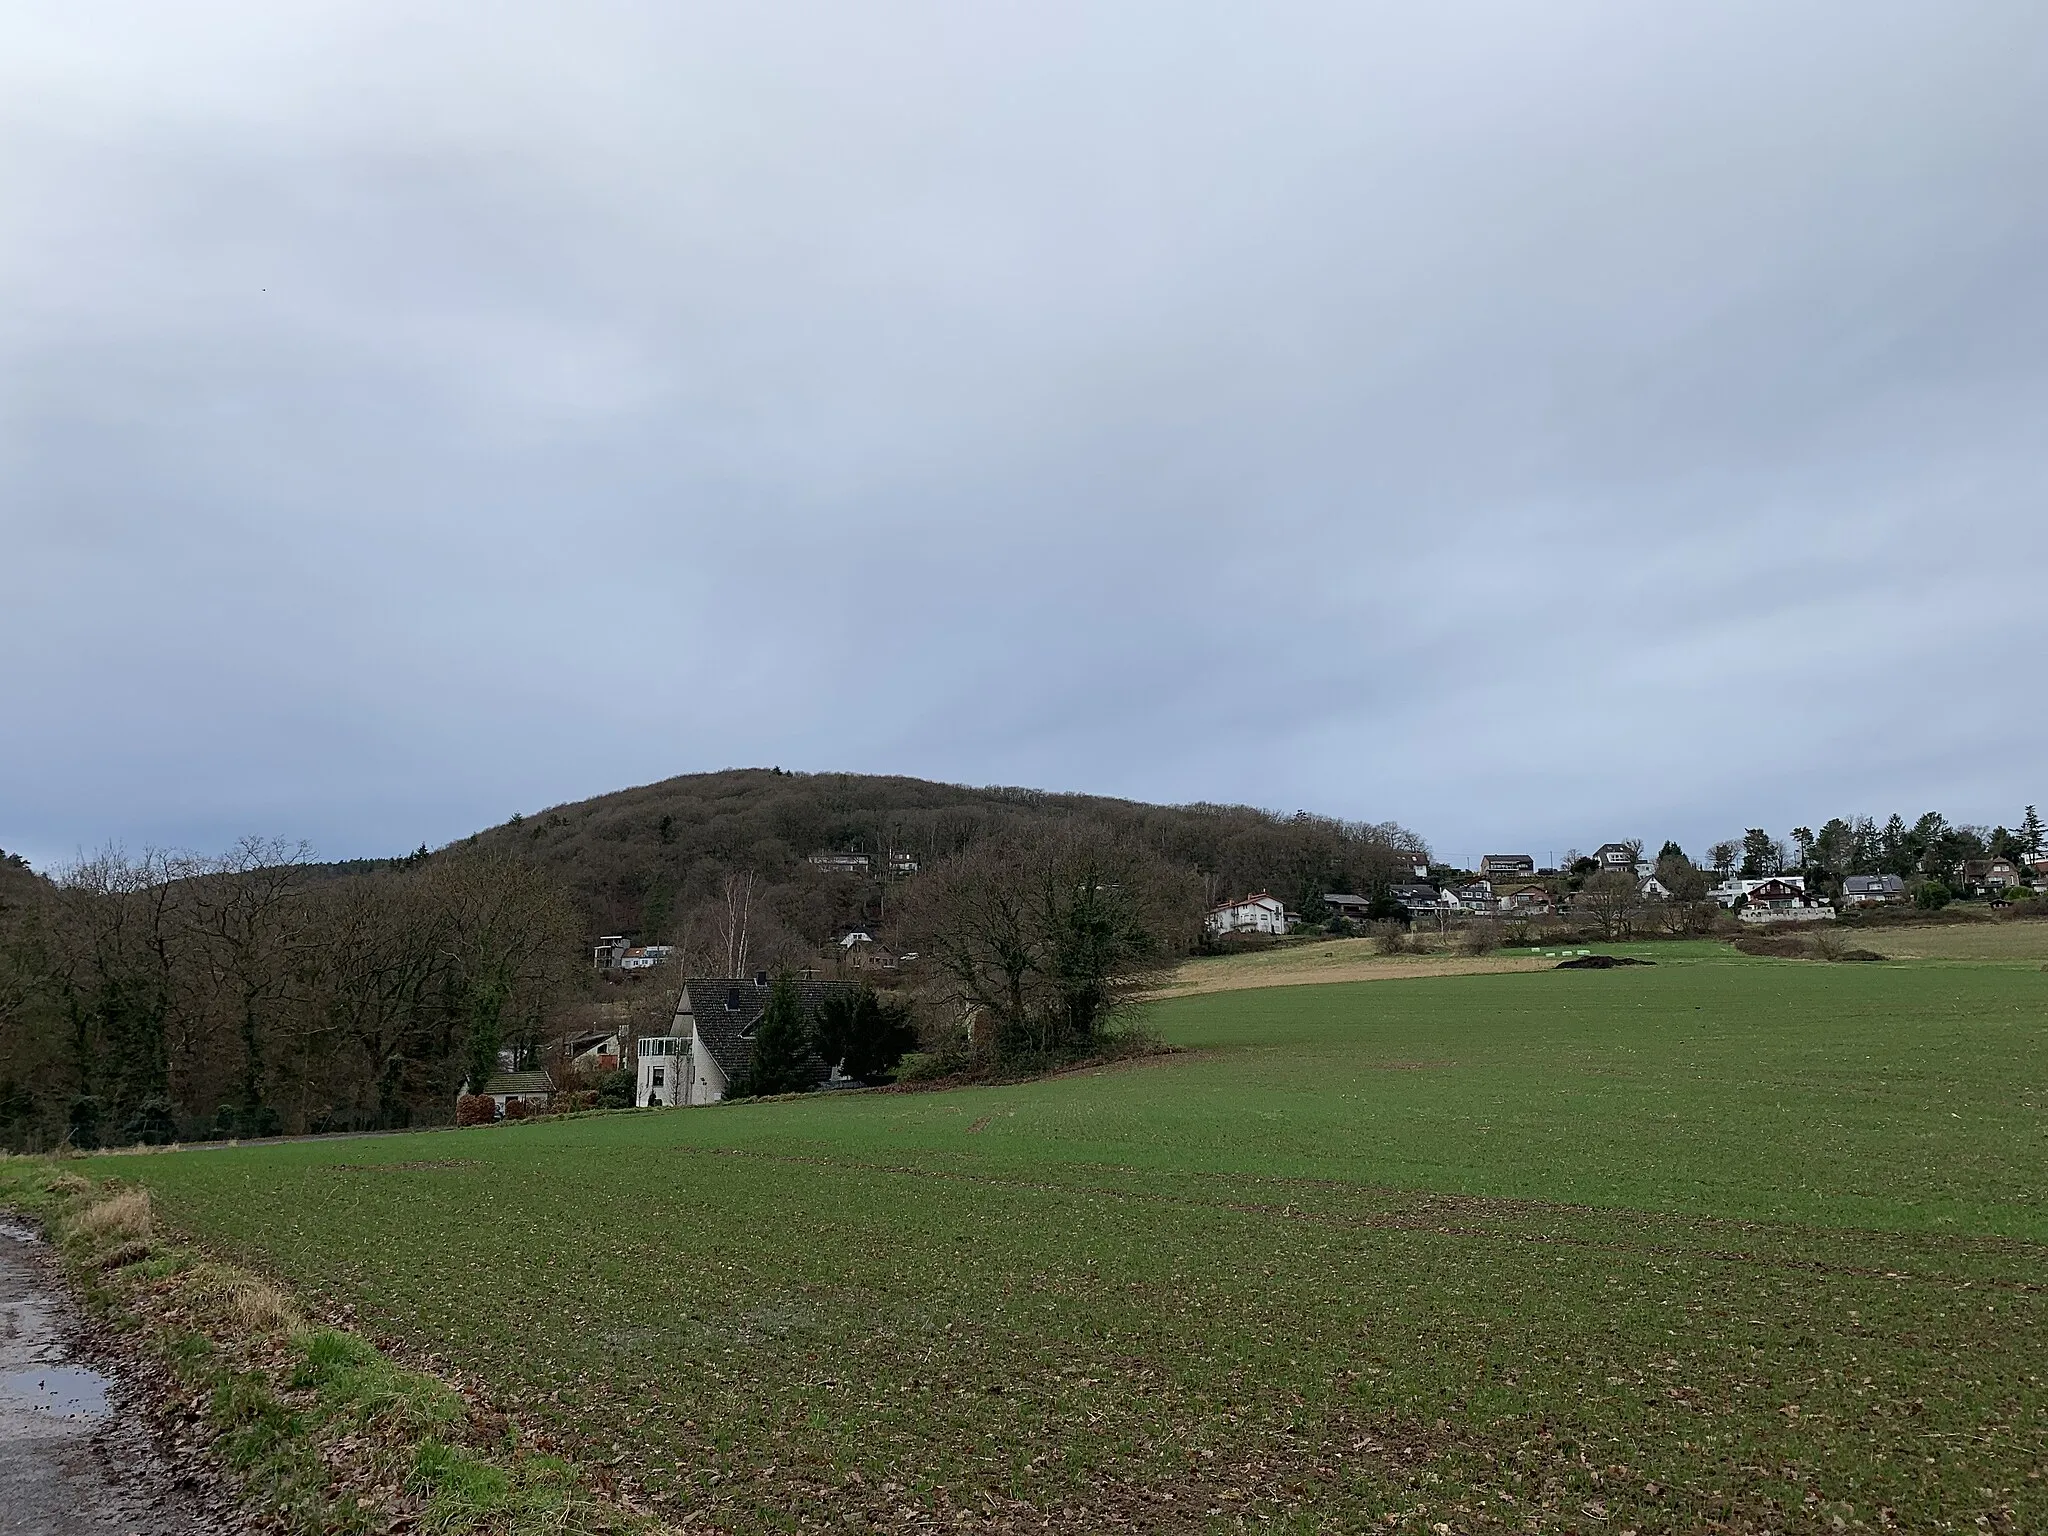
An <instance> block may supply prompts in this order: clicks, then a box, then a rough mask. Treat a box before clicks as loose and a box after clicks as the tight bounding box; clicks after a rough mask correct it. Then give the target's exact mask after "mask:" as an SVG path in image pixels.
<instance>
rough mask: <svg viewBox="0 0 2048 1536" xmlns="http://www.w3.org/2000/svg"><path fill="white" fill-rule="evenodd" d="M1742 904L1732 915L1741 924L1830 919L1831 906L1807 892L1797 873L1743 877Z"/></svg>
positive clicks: (1833, 910) (1832, 914)
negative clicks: (1753, 878)
mask: <svg viewBox="0 0 2048 1536" xmlns="http://www.w3.org/2000/svg"><path fill="white" fill-rule="evenodd" d="M1742 883H1743V884H1744V885H1745V886H1746V887H1748V889H1747V890H1745V891H1744V892H1743V907H1742V910H1741V911H1740V912H1738V913H1737V914H1736V916H1737V917H1739V918H1741V920H1742V921H1743V922H1745V923H1812V922H1826V921H1829V920H1832V919H1833V917H1834V915H1835V909H1834V908H1833V907H1831V906H1829V905H1828V904H1827V903H1826V902H1824V901H1819V900H1816V899H1814V898H1813V897H1811V896H1809V895H1808V894H1807V890H1806V881H1805V880H1803V879H1802V878H1800V877H1799V876H1797V875H1773V876H1771V877H1770V878H1769V879H1768V880H1745V881H1743V882H1742Z"/></svg>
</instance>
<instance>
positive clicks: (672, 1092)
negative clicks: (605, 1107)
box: [633, 1026, 690, 1109]
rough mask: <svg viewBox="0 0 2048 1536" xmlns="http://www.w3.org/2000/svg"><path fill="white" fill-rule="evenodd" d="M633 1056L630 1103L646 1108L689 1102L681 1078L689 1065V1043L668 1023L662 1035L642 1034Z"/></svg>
mask: <svg viewBox="0 0 2048 1536" xmlns="http://www.w3.org/2000/svg"><path fill="white" fill-rule="evenodd" d="M633 1054H634V1056H635V1057H636V1058H637V1060H636V1063H635V1076H634V1083H633V1102H634V1103H635V1104H638V1105H641V1106H643V1107H644V1108H647V1109H672V1108H674V1107H675V1106H676V1105H678V1104H686V1103H688V1102H689V1100H688V1098H687V1097H686V1094H687V1093H688V1087H687V1085H686V1083H685V1081H684V1079H685V1076H686V1074H687V1072H688V1070H689V1064H690V1042H689V1040H688V1039H687V1038H685V1037H683V1036H680V1035H678V1034H676V1033H675V1031H674V1028H673V1026H671V1028H670V1031H669V1033H667V1034H665V1035H642V1036H641V1037H640V1044H639V1046H638V1048H637V1049H636V1050H635V1051H634V1053H633Z"/></svg>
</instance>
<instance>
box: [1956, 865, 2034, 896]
mask: <svg viewBox="0 0 2048 1536" xmlns="http://www.w3.org/2000/svg"><path fill="white" fill-rule="evenodd" d="M2024 883H2025V877H2024V876H2023V875H2022V874H2021V873H2020V867H2019V865H2017V864H2015V863H2014V862H2013V861H2012V860H2011V859H2004V858H1999V859H1970V860H1968V861H1966V862H1965V863H1964V865H1963V885H1964V887H1965V888H1966V889H1968V890H1972V891H1990V892H1993V893H1996V892H1999V891H2009V890H2011V889H2012V888H2013V887H2014V886H2016V885H2021V884H2024Z"/></svg>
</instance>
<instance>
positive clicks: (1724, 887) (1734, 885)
mask: <svg viewBox="0 0 2048 1536" xmlns="http://www.w3.org/2000/svg"><path fill="white" fill-rule="evenodd" d="M1765 885H1789V886H1791V887H1792V888H1793V889H1794V890H1795V891H1798V892H1799V893H1800V894H1801V895H1802V896H1803V895H1805V894H1806V876H1804V875H1766V876H1765V877H1764V878H1762V879H1761V880H1759V879H1754V878H1751V877H1747V876H1743V875H1730V876H1729V877H1728V878H1727V879H1726V880H1723V881H1722V882H1721V883H1720V884H1719V885H1717V886H1715V887H1714V888H1713V889H1712V890H1711V891H1709V892H1707V894H1708V895H1709V896H1711V897H1713V898H1714V900H1716V901H1718V902H1719V903H1721V905H1722V906H1724V907H1732V906H1734V905H1735V904H1736V903H1737V902H1739V901H1747V900H1749V898H1750V894H1751V893H1752V892H1753V891H1755V890H1756V889H1757V888H1758V887H1759V886H1765Z"/></svg>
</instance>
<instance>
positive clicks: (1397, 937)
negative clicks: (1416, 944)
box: [1372, 922, 1413, 955]
mask: <svg viewBox="0 0 2048 1536" xmlns="http://www.w3.org/2000/svg"><path fill="white" fill-rule="evenodd" d="M1372 947H1373V948H1374V949H1376V950H1377V951H1379V953H1381V954H1383V955H1405V954H1407V953H1408V951H1409V950H1410V949H1411V948H1413V945H1412V944H1411V943H1410V942H1409V937H1408V926H1407V924H1405V923H1395V922H1386V923H1375V924H1373V930H1372Z"/></svg>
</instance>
